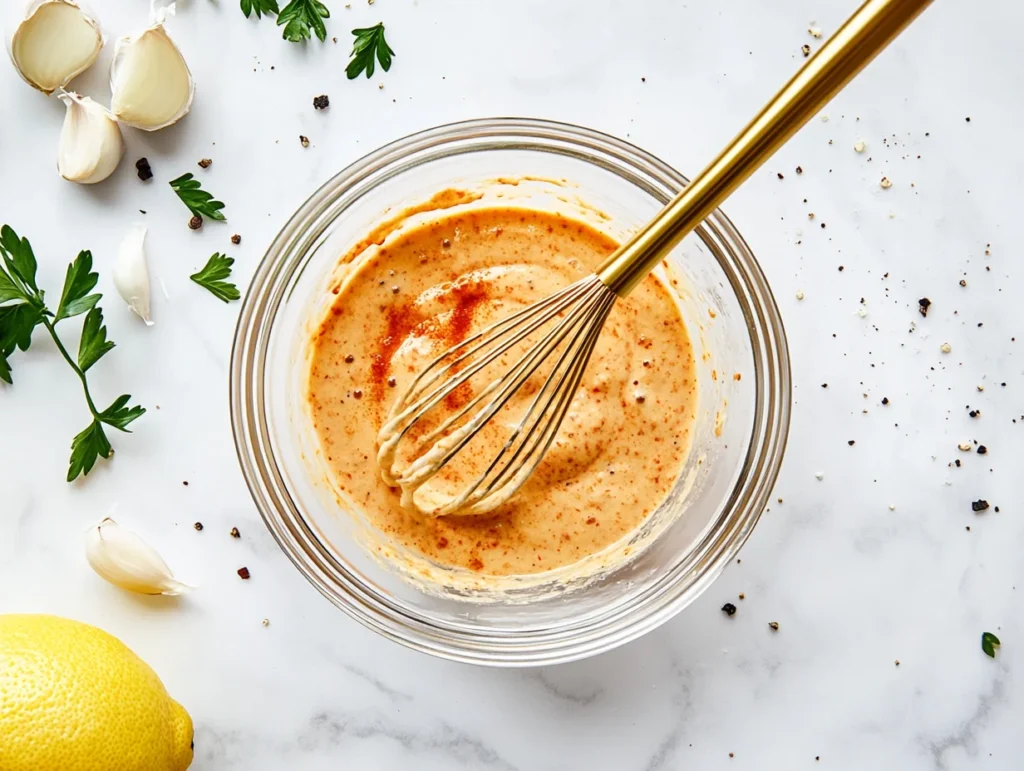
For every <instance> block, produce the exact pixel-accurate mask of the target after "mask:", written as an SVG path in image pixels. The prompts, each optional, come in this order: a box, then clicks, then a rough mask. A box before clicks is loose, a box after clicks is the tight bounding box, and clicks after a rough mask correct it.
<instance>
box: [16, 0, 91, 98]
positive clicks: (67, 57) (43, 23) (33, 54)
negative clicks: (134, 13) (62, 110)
mask: <svg viewBox="0 0 1024 771" xmlns="http://www.w3.org/2000/svg"><path fill="white" fill-rule="evenodd" d="M102 48H103V32H102V31H100V25H99V24H98V23H97V21H96V19H95V18H93V16H92V15H91V14H89V13H87V12H86V11H85V10H84V9H83V8H82V7H81V6H80V5H79V4H78V3H77V2H76V1H75V0H33V2H30V3H29V4H28V7H27V8H26V9H25V13H24V15H23V16H22V18H21V19H20V21H19V22H18V24H17V26H16V27H15V29H14V32H13V33H12V35H11V37H10V40H9V43H8V47H7V50H8V52H9V53H10V55H11V61H12V62H14V67H15V69H17V70H18V74H19V75H21V77H22V79H23V80H24V81H25V82H26V83H28V84H29V85H30V86H32V87H33V88H38V89H39V90H40V91H42V92H43V93H44V94H52V93H53V92H54V91H56V90H57V89H58V88H63V87H64V86H66V85H67V84H68V83H70V82H71V79H72V78H74V77H75V76H76V75H78V74H80V73H82V72H84V71H85V70H87V69H88V68H89V67H90V66H92V64H93V62H95V61H96V58H97V57H98V56H99V55H100V50H101V49H102Z"/></svg>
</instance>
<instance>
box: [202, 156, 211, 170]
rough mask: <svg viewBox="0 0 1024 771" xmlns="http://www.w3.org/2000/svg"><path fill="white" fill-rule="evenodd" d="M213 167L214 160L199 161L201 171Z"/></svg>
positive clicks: (204, 159)
mask: <svg viewBox="0 0 1024 771" xmlns="http://www.w3.org/2000/svg"><path fill="white" fill-rule="evenodd" d="M212 165H213V159H212V158H203V159H202V160H201V161H199V168H201V169H208V168H210V167H211V166H212Z"/></svg>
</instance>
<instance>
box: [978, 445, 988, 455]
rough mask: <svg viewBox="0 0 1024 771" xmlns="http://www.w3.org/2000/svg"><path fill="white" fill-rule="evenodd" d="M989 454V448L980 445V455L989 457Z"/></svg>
mask: <svg viewBox="0 0 1024 771" xmlns="http://www.w3.org/2000/svg"><path fill="white" fill-rule="evenodd" d="M987 454H988V447H986V446H985V445H983V444H979V445H978V455H987Z"/></svg>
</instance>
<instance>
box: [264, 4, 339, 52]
mask: <svg viewBox="0 0 1024 771" xmlns="http://www.w3.org/2000/svg"><path fill="white" fill-rule="evenodd" d="M329 18H331V12H330V11H328V10H327V6H326V5H324V4H323V3H321V2H320V0H291V2H290V3H288V5H286V6H285V7H284V8H282V9H281V12H280V13H279V14H278V15H277V24H278V26H283V27H284V34H283V35H282V37H284V39H285V40H289V41H291V42H292V43H299V42H302V41H303V40H309V38H310V34H311V33H310V31H311V30H312V32H314V33H316V36H317V37H318V38H320V40H321V41H324V40H326V39H327V27H326V26H324V19H329Z"/></svg>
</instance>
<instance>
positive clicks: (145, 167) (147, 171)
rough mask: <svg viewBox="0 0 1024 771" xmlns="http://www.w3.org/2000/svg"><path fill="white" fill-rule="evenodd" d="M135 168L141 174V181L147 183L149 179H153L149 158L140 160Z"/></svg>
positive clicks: (136, 162)
mask: <svg viewBox="0 0 1024 771" xmlns="http://www.w3.org/2000/svg"><path fill="white" fill-rule="evenodd" d="M135 168H136V170H137V171H138V173H139V179H141V180H142V181H143V182H145V181H146V180H147V179H153V169H151V168H150V166H149V159H148V158H139V160H137V161H135Z"/></svg>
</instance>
